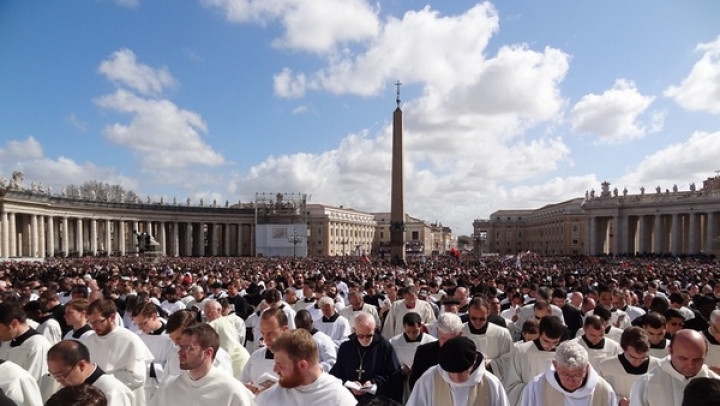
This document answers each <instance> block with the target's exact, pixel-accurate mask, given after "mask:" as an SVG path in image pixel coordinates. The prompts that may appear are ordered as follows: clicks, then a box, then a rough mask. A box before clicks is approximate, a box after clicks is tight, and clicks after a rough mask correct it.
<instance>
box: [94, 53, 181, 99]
mask: <svg viewBox="0 0 720 406" xmlns="http://www.w3.org/2000/svg"><path fill="white" fill-rule="evenodd" d="M98 72H99V73H102V74H103V75H105V76H106V77H107V78H108V79H110V80H111V81H113V82H115V83H117V84H119V85H124V86H128V87H130V88H132V89H134V90H136V91H138V92H140V93H141V94H143V95H153V94H160V93H161V92H162V91H163V89H164V88H166V87H174V86H175V79H174V78H173V77H172V75H171V74H170V72H169V71H168V70H167V68H161V69H153V68H151V67H150V66H148V65H145V64H141V63H138V62H137V60H136V59H135V53H134V52H133V51H131V50H129V49H127V48H125V49H121V50H119V51H116V52H114V53H113V54H112V55H111V56H110V59H107V60H105V61H102V63H100V66H99V67H98Z"/></svg>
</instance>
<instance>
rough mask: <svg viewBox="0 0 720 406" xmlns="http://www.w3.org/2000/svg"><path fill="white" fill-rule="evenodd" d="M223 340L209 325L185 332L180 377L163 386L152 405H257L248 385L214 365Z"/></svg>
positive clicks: (181, 340) (182, 340)
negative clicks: (246, 386)
mask: <svg viewBox="0 0 720 406" xmlns="http://www.w3.org/2000/svg"><path fill="white" fill-rule="evenodd" d="M219 347H220V339H219V337H218V335H217V333H216V332H215V330H214V329H213V328H212V327H210V326H209V325H207V324H197V325H195V326H193V327H190V328H187V329H185V330H184V331H183V333H182V337H181V339H180V368H182V369H183V370H184V372H183V373H182V374H180V375H179V376H175V377H172V378H170V379H167V380H165V381H164V382H163V384H162V385H160V388H158V390H157V392H155V396H154V397H153V398H152V399H151V400H150V403H149V404H150V405H151V406H196V405H212V406H254V405H255V401H254V396H253V394H252V393H250V391H249V390H247V388H245V386H244V385H243V384H242V383H241V382H240V381H238V380H237V379H235V378H233V377H232V376H228V375H227V374H226V373H225V372H223V371H221V370H219V369H218V368H216V367H214V366H213V358H214V356H215V351H217V349H218V348H219Z"/></svg>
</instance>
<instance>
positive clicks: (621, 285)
mask: <svg viewBox="0 0 720 406" xmlns="http://www.w3.org/2000/svg"><path fill="white" fill-rule="evenodd" d="M0 301H1V302H0V405H3V404H17V405H30V406H33V405H68V404H73V405H75V404H87V405H105V404H107V405H133V406H145V405H158V406H161V405H186V404H187V405H195V404H205V403H206V402H207V403H208V404H220V405H258V406H265V405H306V404H310V403H311V402H321V403H322V402H324V403H325V404H328V405H341V406H344V405H408V406H415V405H421V406H422V405H457V406H460V405H462V406H465V405H476V404H478V405H479V404H493V405H501V406H505V405H508V406H525V405H556V404H565V405H587V406H590V405H593V406H595V405H607V406H617V405H621V406H627V405H632V406H640V405H643V406H645V405H653V406H654V405H659V406H664V405H675V406H693V405H700V404H702V405H709V404H714V403H712V402H720V400H718V398H717V397H716V398H712V399H709V398H707V397H706V396H702V393H717V391H720V375H718V374H719V373H720V309H718V305H717V303H718V302H720V263H719V262H718V261H717V260H716V259H715V258H714V257H712V256H688V257H670V256H665V257H659V256H634V257H611V256H607V257H572V258H571V257H542V256H538V255H535V254H533V253H529V252H528V253H523V254H520V255H518V256H515V257H482V258H474V257H472V258H471V257H467V258H465V257H461V258H458V257H456V256H449V257H442V256H441V257H437V258H432V259H423V260H418V261H412V262H408V263H404V264H402V265H395V264H390V263H387V262H383V261H379V260H378V261H373V260H372V259H369V258H368V257H332V258H169V257H165V258H161V259H160V260H158V261H155V262H152V263H150V262H145V261H144V260H143V258H142V257H103V258H98V257H92V258H90V257H85V258H53V259H48V260H46V261H37V262H33V261H27V262H21V261H18V262H11V261H8V262H4V263H0ZM73 402H74V403H73ZM79 402H81V403H79Z"/></svg>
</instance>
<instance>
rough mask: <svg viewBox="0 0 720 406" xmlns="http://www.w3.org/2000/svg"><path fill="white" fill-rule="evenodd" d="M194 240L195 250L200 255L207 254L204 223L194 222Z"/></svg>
mask: <svg viewBox="0 0 720 406" xmlns="http://www.w3.org/2000/svg"><path fill="white" fill-rule="evenodd" d="M193 234H194V235H195V237H194V238H193V242H194V243H195V252H193V254H197V256H199V257H204V256H205V226H204V224H203V223H193Z"/></svg>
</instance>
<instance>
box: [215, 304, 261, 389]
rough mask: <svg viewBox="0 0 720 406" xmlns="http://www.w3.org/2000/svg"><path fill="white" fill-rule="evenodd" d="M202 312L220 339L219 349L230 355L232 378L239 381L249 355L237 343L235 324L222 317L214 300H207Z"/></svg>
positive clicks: (218, 305)
mask: <svg viewBox="0 0 720 406" xmlns="http://www.w3.org/2000/svg"><path fill="white" fill-rule="evenodd" d="M204 310H205V317H207V319H208V324H209V325H210V326H211V327H212V328H214V329H215V332H216V333H217V334H218V337H220V347H222V349H223V350H225V351H226V352H227V353H228V354H230V359H231V360H232V366H233V376H235V378H237V379H240V376H241V375H242V371H243V369H245V364H246V363H247V361H248V360H249V359H250V353H249V352H248V351H247V350H246V349H245V347H243V346H242V344H240V342H239V341H238V332H237V330H236V329H235V323H234V322H233V321H232V320H231V319H229V318H226V317H222V306H220V303H218V301H217V300H215V299H209V300H207V301H206V302H205V309H204Z"/></svg>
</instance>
